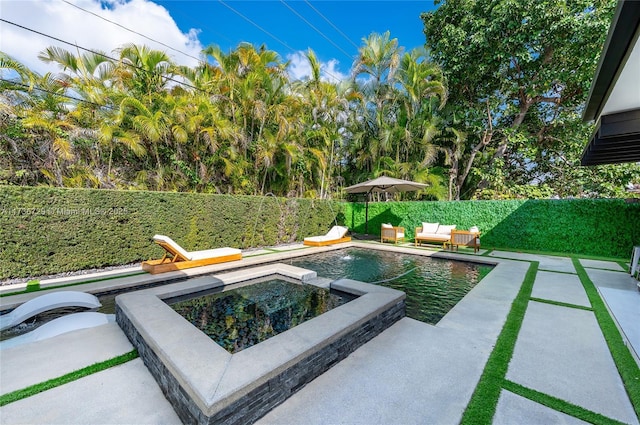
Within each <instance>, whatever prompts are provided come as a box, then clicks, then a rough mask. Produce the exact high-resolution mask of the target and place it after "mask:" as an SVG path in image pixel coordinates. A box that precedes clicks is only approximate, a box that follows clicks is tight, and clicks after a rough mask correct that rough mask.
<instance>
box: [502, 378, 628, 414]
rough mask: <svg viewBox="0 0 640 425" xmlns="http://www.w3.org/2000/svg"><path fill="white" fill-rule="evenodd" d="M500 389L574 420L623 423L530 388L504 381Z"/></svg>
mask: <svg viewBox="0 0 640 425" xmlns="http://www.w3.org/2000/svg"><path fill="white" fill-rule="evenodd" d="M502 387H503V388H504V389H505V390H507V391H511V392H512V393H514V394H517V395H519V396H521V397H524V398H527V399H529V400H532V401H534V402H536V403H538V404H542V405H543V406H547V407H549V408H551V409H553V410H557V411H558V412H562V413H565V414H567V415H570V416H573V417H575V418H578V419H581V420H583V421H585V422H588V423H590V424H596V425H624V422H620V421H617V420H615V419H611V418H609V417H607V416H604V415H602V414H600V413H596V412H592V411H591V410H588V409H585V408H583V407H580V406H577V405H575V404H572V403H569V402H568V401H565V400H562V399H559V398H556V397H552V396H550V395H548V394H544V393H541V392H539V391H536V390H533V389H531V388H527V387H524V386H522V385H520V384H516V383H515V382H512V381H509V380H506V379H505V381H504V382H503V384H502Z"/></svg>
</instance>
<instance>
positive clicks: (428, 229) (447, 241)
mask: <svg viewBox="0 0 640 425" xmlns="http://www.w3.org/2000/svg"><path fill="white" fill-rule="evenodd" d="M404 238H405V230H404V227H399V226H393V225H391V224H382V228H381V229H380V242H385V241H392V242H393V243H395V244H397V243H398V242H404ZM414 243H415V246H422V244H423V243H437V244H442V247H443V248H444V249H448V248H450V249H452V250H453V248H454V247H455V248H456V250H457V249H458V247H459V246H461V245H462V246H467V247H470V248H473V252H478V251H479V250H480V231H479V230H478V228H477V227H475V226H474V227H472V228H470V229H469V230H456V225H455V224H450V225H444V224H440V223H426V222H423V223H422V226H421V227H416V233H415V239H414Z"/></svg>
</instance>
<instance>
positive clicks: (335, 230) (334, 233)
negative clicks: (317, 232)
mask: <svg viewBox="0 0 640 425" xmlns="http://www.w3.org/2000/svg"><path fill="white" fill-rule="evenodd" d="M347 231H349V228H348V227H344V226H333V227H332V228H331V230H329V231H328V232H327V234H326V235H322V236H310V237H308V238H304V241H303V242H302V243H303V244H304V245H308V246H325V245H333V244H335V243H341V242H349V241H350V240H351V237H349V236H345V235H346V234H347Z"/></svg>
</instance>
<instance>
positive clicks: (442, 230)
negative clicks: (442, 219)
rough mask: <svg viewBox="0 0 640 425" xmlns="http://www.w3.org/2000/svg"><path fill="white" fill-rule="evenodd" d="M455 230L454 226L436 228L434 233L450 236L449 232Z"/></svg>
mask: <svg viewBox="0 0 640 425" xmlns="http://www.w3.org/2000/svg"><path fill="white" fill-rule="evenodd" d="M455 228H456V225H455V224H452V225H450V226H438V230H437V231H436V233H437V234H439V235H451V231H452V230H453V229H455Z"/></svg>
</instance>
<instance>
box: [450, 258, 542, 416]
mask: <svg viewBox="0 0 640 425" xmlns="http://www.w3.org/2000/svg"><path fill="white" fill-rule="evenodd" d="M539 265H540V263H539V262H537V261H533V262H531V265H530V266H529V270H527V274H526V275H525V277H524V281H523V282H522V286H520V291H518V295H516V298H515V300H514V301H513V303H512V304H511V310H510V311H509V314H508V315H507V320H506V322H505V324H504V326H503V327H502V331H500V335H499V336H498V340H497V341H496V345H495V347H494V348H493V351H492V352H491V355H489V360H487V364H486V365H485V367H484V371H483V372H482V376H481V377H480V381H479V382H478V385H477V386H476V389H475V391H474V392H473V395H472V396H471V400H470V401H469V404H468V405H467V408H466V409H465V411H464V413H463V415H462V420H461V421H460V423H461V425H470V424H474V425H476V424H487V425H488V424H491V422H492V420H493V416H494V414H495V412H496V406H497V405H498V398H499V397H500V392H501V391H502V384H503V382H504V377H505V376H506V374H507V369H508V367H509V361H510V360H511V356H512V355H513V350H514V348H515V345H516V340H517V338H518V333H519V332H520V328H521V326H522V321H523V319H524V314H525V312H526V311H527V305H528V303H529V298H530V297H531V291H532V290H533V283H534V282H535V280H536V274H537V272H538V266H539Z"/></svg>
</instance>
